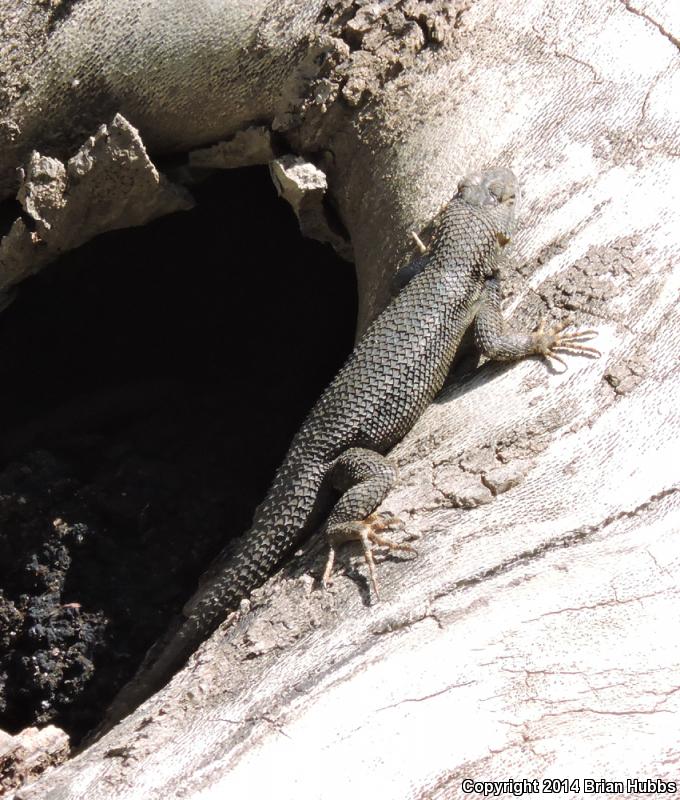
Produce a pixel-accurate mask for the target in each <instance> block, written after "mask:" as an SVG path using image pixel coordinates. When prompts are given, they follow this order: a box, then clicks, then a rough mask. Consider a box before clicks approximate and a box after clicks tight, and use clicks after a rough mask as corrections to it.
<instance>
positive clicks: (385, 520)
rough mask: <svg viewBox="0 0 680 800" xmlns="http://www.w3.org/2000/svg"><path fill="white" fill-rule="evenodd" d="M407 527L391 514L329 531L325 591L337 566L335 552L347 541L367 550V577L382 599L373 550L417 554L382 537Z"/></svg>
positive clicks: (333, 527)
mask: <svg viewBox="0 0 680 800" xmlns="http://www.w3.org/2000/svg"><path fill="white" fill-rule="evenodd" d="M403 527H404V522H403V520H401V519H399V517H395V516H394V514H391V513H389V512H381V513H377V514H370V515H369V516H368V517H366V519H363V520H355V521H352V522H343V523H340V524H337V525H333V526H331V527H329V528H328V530H327V535H328V539H329V551H328V560H327V561H326V568H325V569H324V573H323V578H322V579H321V584H322V586H323V587H324V588H326V587H328V586H330V585H331V583H332V580H331V574H332V572H333V565H334V563H335V551H336V547H337V546H338V545H339V544H344V543H345V542H361V546H362V548H363V551H364V559H365V561H366V564H367V566H368V574H369V577H370V581H371V586H372V587H373V592H374V594H375V597H376V599H377V600H380V590H379V588H378V579H377V576H376V568H375V559H374V558H373V550H374V548H376V547H386V548H388V549H389V550H399V551H402V552H407V553H415V554H416V555H417V551H416V549H415V547H413V546H412V545H410V544H408V543H406V542H394V541H392V540H391V539H388V538H387V537H385V536H383V533H384V532H385V531H394V530H401V529H403Z"/></svg>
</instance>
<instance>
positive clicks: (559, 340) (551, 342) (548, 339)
mask: <svg viewBox="0 0 680 800" xmlns="http://www.w3.org/2000/svg"><path fill="white" fill-rule="evenodd" d="M572 324H573V323H572V321H571V320H569V319H568V320H566V321H565V322H561V323H560V324H559V325H556V326H555V327H553V328H550V329H548V330H546V322H545V320H544V319H542V320H541V322H540V324H539V326H538V328H537V329H536V331H535V333H534V334H533V336H534V340H535V343H536V352H537V353H538V354H539V355H541V356H543V358H545V359H546V360H548V361H551V360H552V361H557V362H558V363H559V364H562V366H563V367H564V369H565V370H566V369H567V368H568V367H567V362H566V361H565V360H564V359H563V358H562V357H561V356H559V355H558V354H557V352H556V351H557V350H559V351H562V352H564V353H569V354H571V355H585V356H592V357H594V358H598V357H599V356H601V355H602V353H601V352H600V351H599V350H598V349H597V348H595V347H589V346H588V345H586V344H585V342H589V341H591V340H592V339H594V338H595V337H596V336H597V331H594V330H575V331H569V332H568V333H565V332H564V331H565V329H566V328H568V327H569V326H570V325H572Z"/></svg>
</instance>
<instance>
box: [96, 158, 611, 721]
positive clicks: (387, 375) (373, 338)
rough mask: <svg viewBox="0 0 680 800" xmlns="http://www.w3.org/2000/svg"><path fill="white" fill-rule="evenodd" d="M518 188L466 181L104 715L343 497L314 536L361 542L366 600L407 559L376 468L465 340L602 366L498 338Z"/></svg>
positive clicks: (391, 473) (503, 171) (168, 670)
mask: <svg viewBox="0 0 680 800" xmlns="http://www.w3.org/2000/svg"><path fill="white" fill-rule="evenodd" d="M519 196H520V192H519V184H518V181H517V179H516V177H515V175H514V174H513V173H512V172H511V170H509V169H507V168H505V167H496V168H493V169H490V170H487V171H485V172H477V173H472V174H471V175H468V176H467V177H465V178H463V179H462V180H461V181H460V183H459V185H458V191H457V193H456V194H455V195H454V196H453V198H452V199H451V200H450V202H449V203H448V205H447V206H446V207H445V209H444V211H443V213H442V214H441V216H440V219H439V223H438V226H437V229H436V231H435V233H434V236H433V240H432V243H431V246H430V247H429V249H428V251H427V253H426V254H425V255H424V256H423V255H422V254H421V256H420V257H419V262H418V264H417V266H416V268H415V269H414V270H413V271H412V272H413V274H412V275H410V276H409V280H408V281H407V282H406V285H404V286H403V288H402V289H401V291H400V292H399V293H398V294H397V295H396V297H394V298H393V299H392V301H391V302H390V303H389V305H388V306H387V307H386V308H385V310H384V311H383V312H382V313H381V314H380V315H379V316H378V317H377V318H376V319H375V320H374V321H373V323H372V324H371V325H370V326H369V327H368V328H367V330H366V331H365V333H364V334H363V336H362V337H361V339H360V340H359V341H358V343H357V345H356V346H355V348H354V350H353V351H352V353H351V354H350V356H349V357H348V359H347V361H346V362H345V364H344V366H343V367H342V368H341V369H340V371H339V372H338V374H337V375H336V377H335V378H334V379H333V381H332V382H331V383H330V385H329V386H328V387H327V388H326V390H325V391H324V392H323V393H322V395H321V397H320V398H319V400H318V401H317V402H316V404H315V405H314V406H313V408H312V409H311V411H310V412H309V414H308V416H307V417H306V419H305V421H304V422H303V424H302V426H301V428H300V429H299V431H298V433H297V434H296V435H295V437H294V438H293V441H292V443H291V445H290V448H289V450H288V453H287V455H286V457H285V459H284V461H283V463H282V464H281V466H280V467H279V469H278V471H277V473H276V475H275V477H274V480H273V483H272V484H271V487H270V489H269V491H268V493H267V495H266V497H265V499H264V500H263V502H262V503H261V504H260V505H259V506H258V508H257V509H256V511H255V514H254V518H253V523H252V526H251V528H250V529H249V530H248V531H247V532H246V533H245V534H244V535H243V536H242V537H241V538H240V539H238V540H236V544H235V546H231V547H228V548H226V549H225V550H224V551H223V552H222V553H221V554H220V555H219V556H218V557H217V559H216V560H215V561H214V562H213V565H212V566H211V568H210V569H209V572H208V573H206V575H205V576H204V579H203V581H202V584H201V585H200V586H199V588H198V590H197V591H196V593H195V594H194V595H193V597H192V598H191V599H190V600H189V602H188V603H187V604H186V605H185V606H184V609H183V616H181V617H179V618H178V619H177V620H176V621H175V623H174V624H173V625H172V626H171V627H170V629H169V630H168V632H167V633H166V635H165V636H164V637H162V638H161V640H159V642H157V644H156V645H154V647H152V648H151V650H150V651H149V652H148V653H147V656H146V658H145V660H144V662H143V663H142V665H141V667H140V669H139V670H138V672H137V675H136V676H135V677H134V678H133V680H132V681H131V682H130V683H128V684H127V686H126V687H124V688H123V690H122V691H121V693H120V694H119V695H118V698H117V699H116V701H114V704H113V706H112V707H111V709H110V716H111V715H112V716H113V717H114V719H116V718H118V719H119V718H120V717H121V716H123V715H124V714H125V713H127V712H128V711H129V710H131V708H133V707H134V706H136V705H138V704H139V702H141V701H142V700H144V699H146V697H148V696H149V695H151V694H152V693H153V692H154V691H156V690H157V689H159V688H160V687H161V686H162V685H164V684H165V683H166V682H167V681H168V680H169V679H170V677H171V676H172V675H173V674H174V672H176V671H177V670H178V669H179V668H180V667H181V666H182V665H183V663H184V662H185V661H186V659H187V658H188V657H189V655H191V653H192V652H193V651H194V650H195V649H196V648H197V647H198V646H199V644H201V643H202V641H203V640H204V639H206V638H207V637H208V636H209V635H210V634H211V633H212V632H213V631H214V630H215V629H216V628H217V626H218V625H219V624H220V623H221V622H222V620H223V619H224V618H225V617H226V615H227V613H228V612H229V611H230V610H234V609H235V608H236V607H237V605H238V604H239V602H240V601H241V600H242V599H243V598H245V597H247V596H248V595H249V594H250V592H251V591H252V590H253V589H255V588H257V587H258V586H259V585H260V584H262V583H263V582H264V581H265V579H266V578H267V577H268V576H269V575H270V574H271V573H272V572H273V571H274V570H275V569H276V567H277V566H278V565H280V564H281V562H282V561H283V560H284V559H285V558H286V556H288V555H289V554H290V553H291V552H293V551H294V549H295V548H296V547H297V546H299V544H300V543H301V542H302V541H303V540H304V539H305V538H306V537H307V536H309V534H310V533H311V532H312V531H313V530H314V529H315V528H316V527H318V522H319V519H320V515H321V514H322V513H323V511H324V509H325V508H328V500H329V492H331V491H335V492H336V493H337V492H341V494H340V496H339V498H338V499H337V501H336V502H335V505H334V506H333V507H332V509H331V511H330V514H329V515H328V517H327V519H326V521H325V524H324V525H323V526H322V530H323V531H324V532H325V535H326V536H327V537H328V542H329V545H330V551H329V558H328V562H327V565H326V569H325V571H324V576H323V581H322V582H323V583H324V584H327V583H328V581H329V579H330V574H331V571H332V568H333V560H334V554H335V547H336V545H337V544H339V543H340V542H343V541H346V540H349V539H358V540H359V541H361V543H362V545H363V548H364V554H365V558H366V561H367V563H368V569H369V573H370V578H371V583H372V586H373V590H374V592H375V594H376V595H377V591H378V586H377V580H376V578H375V567H374V563H373V557H372V552H371V551H372V548H373V547H374V546H386V547H389V548H393V549H399V550H411V549H412V548H411V547H410V545H408V544H396V543H394V542H392V541H390V540H389V539H387V538H385V537H384V536H383V532H384V531H385V530H389V529H391V528H394V527H396V525H397V524H398V523H399V521H397V520H396V519H395V518H392V517H391V515H389V514H386V513H382V514H376V513H374V512H375V510H376V509H377V508H378V506H379V505H380V504H381V503H382V501H383V500H384V498H385V497H386V495H387V493H388V492H389V490H390V488H391V487H392V485H393V484H394V482H395V480H396V468H395V467H394V465H393V464H392V463H391V462H390V461H389V460H388V459H387V458H386V457H385V453H387V452H388V451H389V450H390V449H391V448H392V447H393V446H394V445H396V444H397V443H398V442H399V441H400V440H401V439H402V438H403V437H404V435H405V434H406V433H407V432H408V431H409V430H410V429H411V428H412V427H413V425H414V424H415V422H416V420H417V419H418V418H419V417H420V415H421V414H422V413H423V411H424V410H425V409H426V408H427V406H428V405H429V404H430V402H431V401H432V400H433V399H434V397H435V396H436V395H437V393H438V392H439V391H440V389H441V388H442V386H443V385H444V382H445V379H446V377H447V374H448V371H449V367H450V365H451V362H452V360H453V358H454V356H455V355H456V352H457V350H458V347H459V345H460V342H461V339H462V337H463V334H464V333H465V332H466V330H467V329H468V328H469V327H470V326H471V325H474V333H475V339H476V342H477V345H478V346H479V348H480V349H481V351H482V352H483V353H484V354H485V355H486V356H488V357H489V358H490V359H494V360H503V361H509V360H518V359H522V358H524V357H526V356H530V355H533V354H538V355H540V356H543V357H546V358H555V359H557V360H558V361H561V363H563V364H564V361H562V359H561V358H560V357H559V356H558V355H557V352H556V351H562V352H571V353H584V354H594V355H595V354H598V351H597V350H596V349H595V348H592V347H589V346H587V345H586V344H585V342H586V341H588V340H589V339H591V338H592V337H593V336H594V335H595V331H592V330H585V331H573V332H567V333H565V332H564V330H565V328H566V327H567V325H566V324H560V325H557V326H555V327H554V328H552V329H550V330H546V328H545V324H544V323H541V324H540V325H539V327H538V329H537V330H536V331H534V332H533V333H519V332H514V331H512V330H510V329H509V328H506V325H505V322H504V319H503V317H502V314H501V310H500V284H499V276H498V268H499V259H500V257H501V254H502V253H503V250H504V248H505V247H506V245H507V244H508V242H509V241H510V238H511V236H512V234H513V232H514V229H515V225H516V216H517V215H516V210H517V207H518V204H519Z"/></svg>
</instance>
